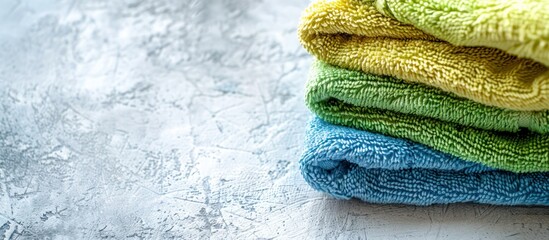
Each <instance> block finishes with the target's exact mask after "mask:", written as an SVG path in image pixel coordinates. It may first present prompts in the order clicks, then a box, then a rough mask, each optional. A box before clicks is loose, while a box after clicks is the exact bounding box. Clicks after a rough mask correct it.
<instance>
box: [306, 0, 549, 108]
mask: <svg viewBox="0 0 549 240" xmlns="http://www.w3.org/2000/svg"><path fill="white" fill-rule="evenodd" d="M372 4H373V1H360V0H318V1H316V2H313V3H312V5H311V6H310V7H309V8H308V9H307V10H305V13H304V15H303V17H302V20H301V24H300V27H299V37H300V39H301V42H302V44H303V46H304V47H305V48H306V49H307V50H308V51H309V52H310V53H312V54H313V55H315V56H316V57H317V58H319V59H321V60H323V61H325V62H327V63H330V64H333V65H336V66H339V67H343V68H348V69H352V70H362V71H364V72H369V73H374V74H378V75H388V76H393V77H396V78H400V79H403V80H405V81H408V82H419V83H423V84H427V85H431V86H434V87H437V88H440V89H442V90H444V91H447V92H452V93H455V94H456V95H458V96H461V97H465V98H468V99H471V100H474V101H477V102H480V103H483V104H486V105H490V106H498V107H502V108H509V109H515V110H544V109H549V69H548V68H547V67H546V66H544V65H543V64H540V63H538V62H535V61H533V60H529V59H524V58H518V57H516V56H513V55H511V54H509V53H506V52H504V51H502V50H499V49H495V48H483V47H457V46H454V45H451V44H450V43H448V42H445V41H442V40H439V39H437V38H435V37H433V36H431V35H428V34H426V33H424V32H422V31H421V30H419V29H417V28H415V27H413V26H411V25H405V24H403V23H400V22H398V21H396V20H394V19H392V18H389V17H385V16H383V15H382V14H381V13H380V12H378V11H377V10H376V8H375V7H374V6H373V5H372Z"/></svg>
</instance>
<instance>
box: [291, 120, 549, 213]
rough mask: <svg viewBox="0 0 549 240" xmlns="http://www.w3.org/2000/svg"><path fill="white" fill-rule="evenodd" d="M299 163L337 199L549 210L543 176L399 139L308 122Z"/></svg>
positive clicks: (548, 178)
mask: <svg viewBox="0 0 549 240" xmlns="http://www.w3.org/2000/svg"><path fill="white" fill-rule="evenodd" d="M307 136H308V140H307V148H306V151H305V153H304V154H303V156H302V159H301V161H300V168H301V172H302V175H303V176H304V178H305V180H306V181H307V182H308V183H309V184H310V185H311V186H312V187H313V188H315V189H317V190H320V191H323V192H327V193H329V194H331V195H333V196H335V197H337V198H343V199H349V198H359V199H361V200H363V201H367V202H372V203H403V204H414V205H430V204H437V203H456V202H475V203H486V204H498V205H549V173H522V174H517V173H511V172H507V171H501V170H494V169H490V168H487V167H485V166H482V165H479V164H474V163H471V162H468V161H464V160H461V159H458V158H455V157H453V156H451V155H448V154H444V153H441V152H438V151H435V150H432V149H430V148H428V147H426V146H423V145H421V144H416V143H413V142H410V141H407V140H404V139H396V138H391V137H387V136H383V135H379V134H374V133H370V132H366V131H360V130H356V129H351V128H346V127H342V126H335V125H331V124H328V123H326V122H323V121H322V120H319V119H314V120H313V121H312V122H311V123H310V128H309V129H308V133H307Z"/></svg>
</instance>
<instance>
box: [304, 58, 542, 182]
mask: <svg viewBox="0 0 549 240" xmlns="http://www.w3.org/2000/svg"><path fill="white" fill-rule="evenodd" d="M319 66H320V67H322V65H321V64H319V65H315V66H314V67H313V71H312V73H311V75H310V80H309V83H308V84H307V92H306V102H307V105H308V107H309V108H310V109H311V110H312V111H313V112H314V113H315V114H316V115H317V116H319V117H320V118H322V119H324V120H326V121H327V122H330V123H333V124H337V125H343V126H349V127H354V128H358V129H362V130H367V131H372V132H376V133H381V134H385V135H389V136H392V137H397V138H404V139H408V140H412V141H414V142H417V143H421V144H425V145H427V146H429V147H432V148H433V149H435V150H438V151H442V152H445V153H449V154H452V155H454V156H457V157H460V158H462V159H465V160H468V161H472V162H476V163H480V164H484V165H487V166H490V167H493V168H498V169H504V170H508V171H512V172H541V171H549V151H548V149H549V134H540V133H535V132H533V131H529V130H527V129H520V130H519V131H518V132H504V131H493V130H486V129H480V128H476V127H468V126H465V125H462V124H460V123H459V121H460V120H459V116H457V115H456V117H457V119H455V121H454V122H451V121H447V120H449V119H450V120H451V115H446V114H445V113H446V112H448V111H456V113H457V114H458V115H459V114H460V113H461V112H460V111H463V112H465V111H471V110H472V109H465V110H464V109H461V110H458V109H452V108H450V106H452V105H455V103H454V102H452V101H450V98H447V99H444V100H440V101H439V102H438V103H437V102H436V101H437V100H436V98H435V97H434V96H433V97H432V98H431V99H430V101H429V102H427V98H428V97H426V96H424V95H422V94H421V92H414V93H411V92H408V93H406V91H407V89H405V90H403V91H404V92H403V93H405V95H399V94H400V92H399V91H401V90H395V89H396V87H395V88H393V87H392V86H383V87H384V88H385V89H383V90H380V91H379V92H377V93H375V92H376V91H377V90H373V89H374V88H378V86H379V85H382V84H384V83H387V82H388V81H390V80H391V78H383V77H375V76H372V75H366V74H359V73H357V72H351V71H345V70H343V69H340V70H334V68H333V67H332V68H325V69H327V70H326V71H323V70H322V69H320V71H319V68H318V67H319ZM357 79H358V80H357ZM355 80H357V81H355ZM342 81H343V82H345V84H341V82H342ZM376 81H377V83H376ZM392 81H393V82H396V81H395V80H394V79H393V80H392ZM376 84H377V85H376ZM404 85H405V84H401V86H404ZM372 86H375V87H372ZM395 86H396V85H395ZM405 88H408V89H414V88H415V89H421V87H419V86H418V85H409V86H406V87H405ZM425 90H427V88H424V91H425ZM376 94H377V95H376ZM382 95H383V96H382ZM441 96H443V95H440V96H439V97H438V99H441ZM446 96H448V95H446ZM381 99H382V100H383V101H385V102H379V101H378V100H381ZM446 100H448V101H446ZM430 104H435V105H436V104H439V105H440V108H437V109H434V108H433V109H431V111H432V112H430V113H429V111H428V108H430ZM445 104H447V105H446V106H445ZM403 105H407V108H405V107H403ZM413 108H415V109H413ZM422 108H425V109H422ZM388 109H391V110H388ZM394 110H396V111H394ZM399 111H402V112H399ZM410 111H415V113H417V114H409V113H406V112H410ZM492 111H494V112H497V111H498V110H497V109H492ZM500 111H502V112H506V111H504V110H500ZM420 113H421V114H424V115H423V116H422V115H419V114H420ZM506 113H507V114H506V115H503V116H497V114H494V115H493V116H491V117H487V119H489V118H501V119H503V118H506V117H507V116H509V117H510V116H512V115H513V113H512V112H509V111H507V112H506ZM427 114H432V116H433V117H426V116H425V115H427ZM479 114H482V113H476V116H479ZM502 114H503V113H502ZM435 117H438V119H437V118H435ZM469 117H470V119H469V120H462V121H463V122H470V123H471V122H475V120H472V119H473V118H474V117H475V115H473V114H471V115H468V116H463V119H466V118H469ZM441 118H446V119H444V120H441ZM523 120H524V119H520V118H518V119H517V118H515V120H513V119H511V118H510V119H508V120H507V121H503V120H502V122H501V123H496V120H495V119H493V120H492V121H493V122H492V123H487V124H488V125H490V124H493V126H496V125H497V126H498V127H504V125H506V124H509V125H515V126H514V127H516V124H519V125H520V124H524V121H523ZM456 121H457V122H458V123H456ZM481 121H482V118H480V119H479V120H478V121H477V124H478V125H481V124H482V123H480V122H481ZM513 121H514V122H513ZM528 121H530V120H528ZM521 122H523V123H521ZM488 127H490V126H488ZM510 128H513V127H512V126H510Z"/></svg>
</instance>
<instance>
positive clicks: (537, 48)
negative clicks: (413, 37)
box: [366, 0, 549, 66]
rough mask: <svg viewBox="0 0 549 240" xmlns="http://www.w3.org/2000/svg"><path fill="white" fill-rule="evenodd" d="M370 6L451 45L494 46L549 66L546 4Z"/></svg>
mask: <svg viewBox="0 0 549 240" xmlns="http://www.w3.org/2000/svg"><path fill="white" fill-rule="evenodd" d="M366 2H372V0H370V1H366ZM374 2H375V5H376V8H377V9H378V10H379V11H380V12H381V13H383V14H384V15H386V16H389V17H392V18H394V19H396V20H398V21H400V22H402V23H406V24H411V25H414V26H415V27H417V28H419V29H421V30H423V31H424V32H427V33H429V34H432V35H433V36H436V37H437V38H440V39H443V40H446V41H448V42H450V43H452V44H454V45H458V46H486V47H494V48H499V49H501V50H504V51H506V52H509V53H511V54H514V55H517V56H519V57H525V58H530V59H534V60H536V61H538V62H540V63H543V64H545V65H546V66H549V1H547V0H507V1H501V0H476V1H473V0H465V1H455V0H421V1H418V0H415V1H409V0H406V1H403V0H375V1H374Z"/></svg>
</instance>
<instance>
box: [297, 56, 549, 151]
mask: <svg viewBox="0 0 549 240" xmlns="http://www.w3.org/2000/svg"><path fill="white" fill-rule="evenodd" d="M309 77H310V80H309V82H308V95H307V101H308V105H309V106H310V107H311V108H314V109H315V108H318V107H317V106H316V105H326V104H329V103H328V102H330V101H341V102H344V103H346V104H350V105H354V106H359V107H363V108H380V109H387V110H391V111H396V112H400V113H403V114H414V115H417V116H420V117H430V118H435V119H438V120H442V121H446V122H450V123H454V124H461V125H464V126H468V127H475V128H481V129H486V130H497V131H507V132H518V131H519V130H520V129H521V128H527V129H529V130H531V131H534V132H538V133H548V132H549V111H515V110H510V109H503V108H497V107H490V106H486V105H483V104H480V103H477V102H474V101H471V100H468V99H465V98H461V97H458V96H456V95H455V94H452V93H447V92H444V91H442V90H440V89H437V88H433V87H429V86H426V85H423V84H417V83H406V82H405V81H403V80H400V79H396V78H393V77H388V76H378V75H373V74H369V73H363V72H360V71H351V70H347V69H343V68H338V67H335V66H332V65H329V64H326V63H323V62H321V61H316V62H315V63H313V65H312V66H311V71H310V73H309ZM323 114H324V115H325V114H330V113H323ZM334 114H336V115H337V112H336V113H334ZM548 138H549V135H548ZM548 151H549V150H548Z"/></svg>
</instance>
